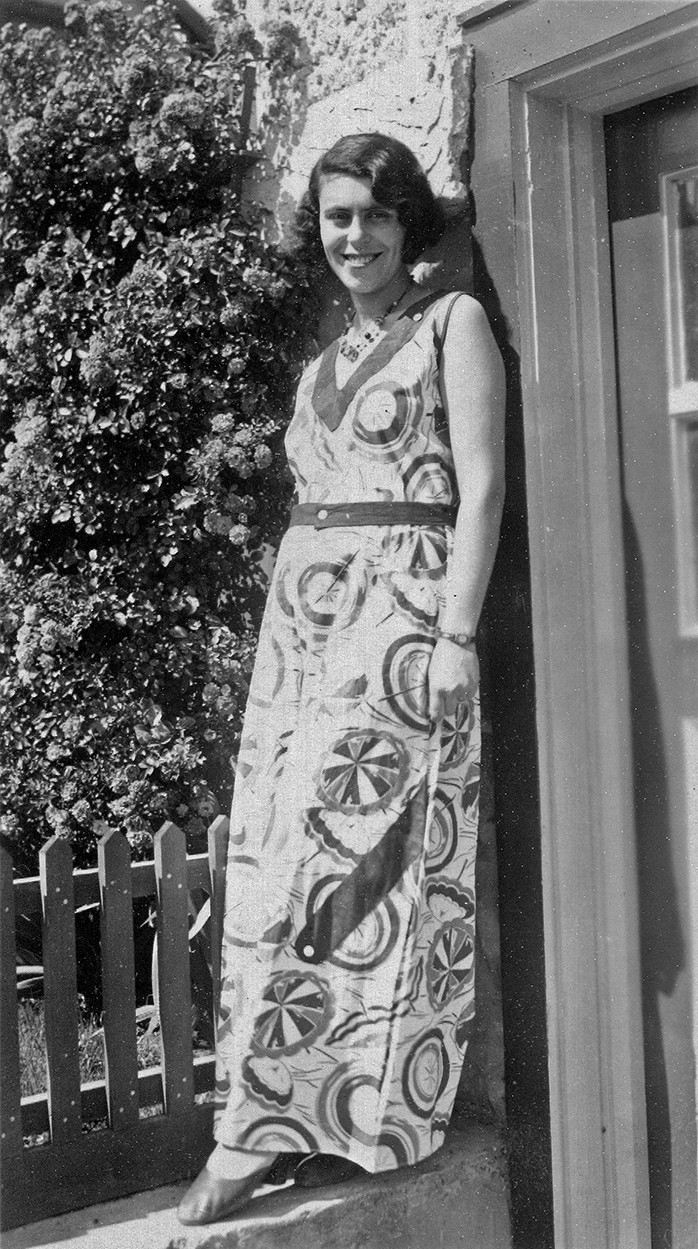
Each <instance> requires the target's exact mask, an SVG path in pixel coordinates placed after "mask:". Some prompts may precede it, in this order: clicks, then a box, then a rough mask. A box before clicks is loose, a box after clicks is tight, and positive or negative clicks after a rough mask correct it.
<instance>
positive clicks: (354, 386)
mask: <svg viewBox="0 0 698 1249" xmlns="http://www.w3.org/2000/svg"><path fill="white" fill-rule="evenodd" d="M445 293H446V292H444V291H430V292H429V293H428V294H427V295H425V296H424V298H423V299H418V300H416V301H415V302H414V303H413V304H410V306H409V308H406V309H405V311H404V312H403V313H402V314H401V315H400V316H399V317H398V319H397V321H393V323H392V325H390V326H389V328H388V330H387V332H386V334H385V335H384V337H383V338H381V340H380V342H378V343H377V344H376V346H375V347H374V348H373V350H372V351H370V352H369V354H368V355H367V356H366V357H365V358H364V359H363V360H362V361H361V364H359V365H358V366H357V368H355V369H354V372H353V373H351V374H350V376H349V377H348V378H347V380H346V382H345V383H344V385H343V386H338V385H337V372H336V365H337V355H338V353H339V343H340V339H339V338H336V339H335V340H334V342H333V343H331V344H330V346H329V347H328V348H327V349H326V350H325V351H324V352H323V353H322V356H321V357H320V367H319V369H318V371H317V375H316V378H315V384H314V386H313V393H312V399H311V402H312V406H313V410H314V411H315V414H316V415H317V416H318V417H319V418H320V420H321V421H322V423H323V425H326V426H327V428H328V429H329V430H330V433H334V432H335V430H337V429H339V426H340V425H341V423H342V421H343V420H344V417H345V415H346V411H347V408H348V407H349V405H350V403H352V401H353V400H354V399H355V398H356V396H357V394H358V393H359V391H360V390H361V387H362V386H365V385H366V382H369V381H370V380H371V378H372V377H374V376H375V375H376V373H380V371H381V369H383V368H385V366H386V364H388V362H389V361H390V360H391V359H392V358H393V356H394V355H396V354H397V352H398V351H400V350H401V348H402V347H404V346H405V345H406V343H408V342H409V341H410V339H411V338H413V337H414V335H415V334H416V333H417V330H418V329H419V327H420V325H421V323H422V317H423V315H424V312H425V311H426V309H427V308H429V307H431V305H432V304H433V303H435V302H436V300H437V299H440V298H441V297H442V295H444V294H445ZM415 318H416V319H415Z"/></svg>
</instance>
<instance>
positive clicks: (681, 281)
mask: <svg viewBox="0 0 698 1249" xmlns="http://www.w3.org/2000/svg"><path fill="white" fill-rule="evenodd" d="M673 181H674V187H675V190H676V196H677V201H678V202H677V214H676V234H677V244H678V247H677V252H678V256H677V258H678V262H679V273H678V292H677V293H678V297H679V307H680V332H681V335H682V338H683V343H682V348H683V351H682V355H683V360H684V368H685V374H684V381H687V382H688V381H698V174H697V173H695V172H693V173H690V174H686V175H685V176H679V177H678V178H676V179H674V180H673Z"/></svg>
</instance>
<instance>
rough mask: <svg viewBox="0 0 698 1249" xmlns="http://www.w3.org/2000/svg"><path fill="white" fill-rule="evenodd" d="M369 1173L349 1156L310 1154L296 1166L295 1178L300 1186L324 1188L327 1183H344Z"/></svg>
mask: <svg viewBox="0 0 698 1249" xmlns="http://www.w3.org/2000/svg"><path fill="white" fill-rule="evenodd" d="M367 1174H368V1172H366V1171H365V1170H364V1168H363V1167H360V1166H359V1164H358V1163H357V1162H351V1160H350V1159H349V1158H340V1157H339V1156H338V1155H337V1154H308V1156H307V1157H306V1158H304V1159H303V1161H302V1162H301V1163H299V1164H298V1166H297V1167H296V1170H295V1174H294V1180H295V1183H296V1185H297V1187H298V1188H323V1187H324V1186H325V1185H326V1184H342V1183H343V1182H344V1181H345V1180H355V1179H358V1178H359V1176H360V1175H367Z"/></svg>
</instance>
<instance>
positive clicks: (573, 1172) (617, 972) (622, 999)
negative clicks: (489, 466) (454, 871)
mask: <svg viewBox="0 0 698 1249" xmlns="http://www.w3.org/2000/svg"><path fill="white" fill-rule="evenodd" d="M696 65H698V4H695V3H694V4H688V5H682V6H680V7H678V8H677V9H676V10H674V11H672V12H671V13H669V14H665V15H663V16H661V17H659V18H657V19H656V20H654V21H650V22H648V23H644V24H643V25H641V26H637V27H635V28H634V29H633V30H631V31H628V32H625V33H624V34H622V35H619V36H617V37H615V38H614V39H611V40H609V41H606V42H604V43H603V44H597V45H596V46H592V47H588V48H586V49H584V50H583V51H581V52H578V53H574V54H573V55H572V56H567V57H565V58H563V59H561V60H559V61H557V62H552V63H550V64H548V65H546V66H543V67H540V68H537V69H535V70H532V71H531V72H529V73H527V74H524V75H522V76H519V77H517V78H516V79H512V80H511V81H510V115H511V123H512V159H513V169H514V183H515V193H516V201H515V202H516V220H515V233H516V256H517V269H518V284H519V303H520V317H521V350H522V372H523V393H524V427H525V444H526V462H527V463H526V474H527V499H528V509H529V537H530V545H531V566H532V593H533V616H534V653H535V663H536V687H537V724H538V734H539V760H540V777H541V809H542V839H543V865H542V870H543V896H544V925H545V954H546V991H547V1001H548V1020H549V1022H548V1036H549V1053H550V1090H551V1138H552V1151H553V1189H554V1209H555V1244H556V1249H647V1247H648V1246H649V1243H650V1220H649V1202H648V1182H647V1139H646V1122H645V1096H644V1075H643V1055H642V1014H641V999H640V968H639V938H638V915H637V875H636V864H635V851H634V828H633V796H632V762H631V747H630V711H629V697H628V660H627V641H626V625H625V599H624V573H623V545H622V531H621V493H620V466H619V452H618V425H617V412H616V379H615V357H614V340H613V317H612V303H611V265H610V254H609V238H608V234H609V227H608V215H607V205H606V178H605V158H604V143H603V116H604V114H605V113H609V112H614V111H616V110H618V109H620V108H625V107H629V106H630V105H632V104H636V103H639V102H640V101H641V100H643V99H648V98H651V97H654V96H659V95H663V94H666V93H668V92H671V91H675V90H679V89H680V88H682V87H685V86H688V85H690V84H692V83H694V82H695V81H696V79H697V78H698V71H697V70H696Z"/></svg>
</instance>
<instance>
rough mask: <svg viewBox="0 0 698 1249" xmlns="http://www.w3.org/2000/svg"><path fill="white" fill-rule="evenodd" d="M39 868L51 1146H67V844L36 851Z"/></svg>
mask: <svg viewBox="0 0 698 1249" xmlns="http://www.w3.org/2000/svg"><path fill="white" fill-rule="evenodd" d="M39 864H40V869H39V875H40V879H41V900H42V910H43V963H44V1025H45V1029H46V1051H47V1055H46V1067H47V1074H48V1095H49V1107H50V1117H51V1141H52V1143H53V1144H67V1143H68V1142H70V1141H71V1140H74V1139H75V1137H78V1136H80V1134H81V1131H82V1123H81V1114H80V1060H79V1055H78V983H77V960H76V956H75V910H74V899H73V858H72V854H71V851H70V845H69V843H68V842H67V841H65V840H64V839H63V838H61V837H57V836H56V837H52V838H51V839H50V841H47V842H46V845H45V846H43V847H42V849H41V851H40V854H39Z"/></svg>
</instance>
